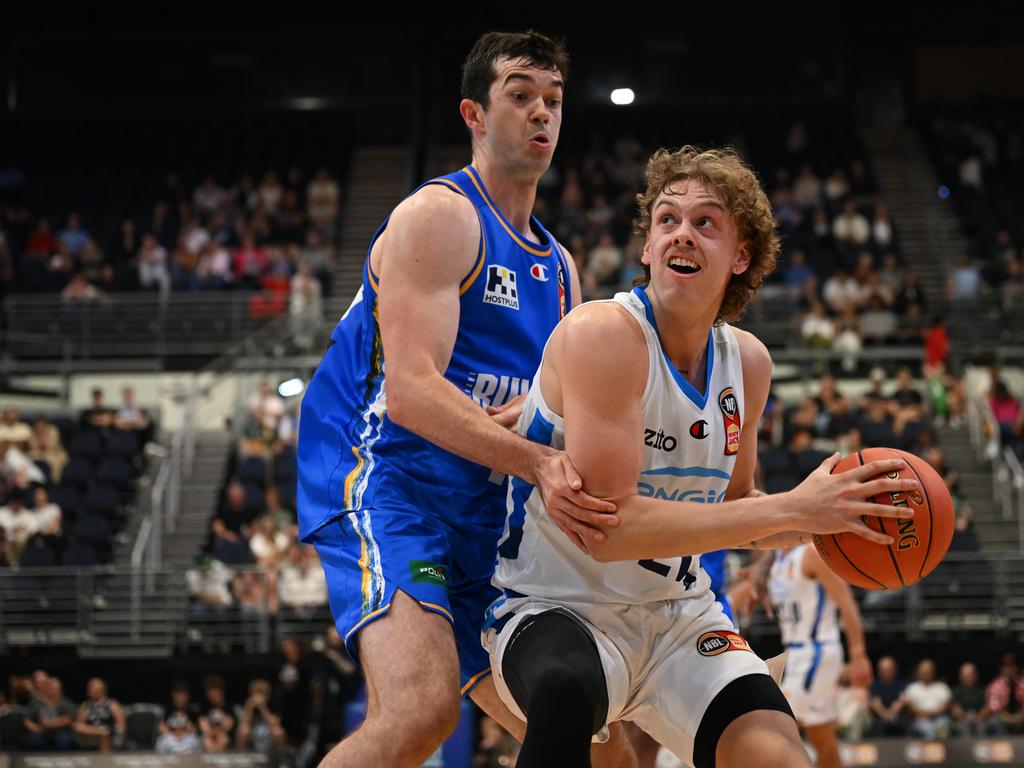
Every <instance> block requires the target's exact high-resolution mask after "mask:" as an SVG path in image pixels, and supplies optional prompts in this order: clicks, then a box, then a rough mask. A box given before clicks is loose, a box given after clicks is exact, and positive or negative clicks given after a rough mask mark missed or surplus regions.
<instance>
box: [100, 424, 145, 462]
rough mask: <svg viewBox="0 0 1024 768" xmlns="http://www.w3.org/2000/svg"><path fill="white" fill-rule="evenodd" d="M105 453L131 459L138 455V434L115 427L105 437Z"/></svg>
mask: <svg viewBox="0 0 1024 768" xmlns="http://www.w3.org/2000/svg"><path fill="white" fill-rule="evenodd" d="M107 454H108V455H109V456H116V457H119V458H122V459H132V458H134V457H135V456H138V455H139V438H138V436H137V435H136V434H135V433H134V432H130V431H128V430H126V429H115V430H114V431H113V432H111V433H110V437H109V438H108V439H107Z"/></svg>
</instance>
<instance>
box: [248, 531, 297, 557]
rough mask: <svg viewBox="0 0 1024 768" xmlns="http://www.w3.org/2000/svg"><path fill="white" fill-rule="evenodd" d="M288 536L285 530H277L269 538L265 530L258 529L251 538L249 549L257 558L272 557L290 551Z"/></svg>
mask: <svg viewBox="0 0 1024 768" xmlns="http://www.w3.org/2000/svg"><path fill="white" fill-rule="evenodd" d="M288 543H289V542H288V536H287V535H286V534H285V533H284V532H283V531H275V532H274V535H273V537H272V538H268V537H267V536H266V535H265V534H264V533H263V531H256V533H254V534H253V536H252V538H251V539H249V549H250V550H252V555H253V557H255V558H256V559H257V560H263V559H267V558H272V557H274V556H276V555H281V554H284V553H285V552H287V551H288Z"/></svg>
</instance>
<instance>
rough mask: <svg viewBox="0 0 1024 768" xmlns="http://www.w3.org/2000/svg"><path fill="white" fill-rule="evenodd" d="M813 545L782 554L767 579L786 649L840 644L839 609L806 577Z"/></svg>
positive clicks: (823, 591) (822, 589) (820, 587)
mask: <svg viewBox="0 0 1024 768" xmlns="http://www.w3.org/2000/svg"><path fill="white" fill-rule="evenodd" d="M809 546H810V544H805V545H803V546H801V547H795V548H793V549H791V550H789V551H788V552H785V553H779V554H777V555H776V557H775V562H774V563H773V564H772V570H771V572H770V573H769V575H768V597H769V598H770V599H771V601H772V606H773V607H774V609H775V616H776V618H777V619H778V621H779V628H780V629H781V630H782V642H783V643H785V644H786V645H808V644H813V643H832V642H838V641H839V620H838V609H837V608H836V604H835V603H834V602H833V601H832V599H831V598H830V597H829V596H828V595H827V594H825V588H824V587H823V586H821V582H819V581H818V580H817V579H809V578H807V577H806V576H804V572H803V564H804V554H805V553H806V552H807V548H808V547H809Z"/></svg>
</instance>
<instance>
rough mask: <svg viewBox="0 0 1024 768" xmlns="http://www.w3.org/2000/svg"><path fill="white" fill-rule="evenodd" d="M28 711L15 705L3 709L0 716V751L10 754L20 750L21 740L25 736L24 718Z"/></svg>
mask: <svg viewBox="0 0 1024 768" xmlns="http://www.w3.org/2000/svg"><path fill="white" fill-rule="evenodd" d="M26 717H28V709H26V708H25V707H19V706H17V705H14V706H10V707H5V708H4V711H3V714H0V749H2V750H4V751H5V752H12V751H16V750H19V749H21V740H22V737H23V736H24V735H25V718H26Z"/></svg>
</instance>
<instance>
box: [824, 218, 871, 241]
mask: <svg viewBox="0 0 1024 768" xmlns="http://www.w3.org/2000/svg"><path fill="white" fill-rule="evenodd" d="M832 236H833V237H834V238H835V239H836V240H838V241H839V242H851V243H854V244H855V245H864V243H866V242H867V241H868V238H870V237H871V225H870V224H869V223H868V219H867V217H866V216H865V215H864V214H862V213H860V212H859V211H849V210H847V211H844V212H843V213H841V214H839V215H838V216H836V218H835V220H834V221H833V222H832Z"/></svg>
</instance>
